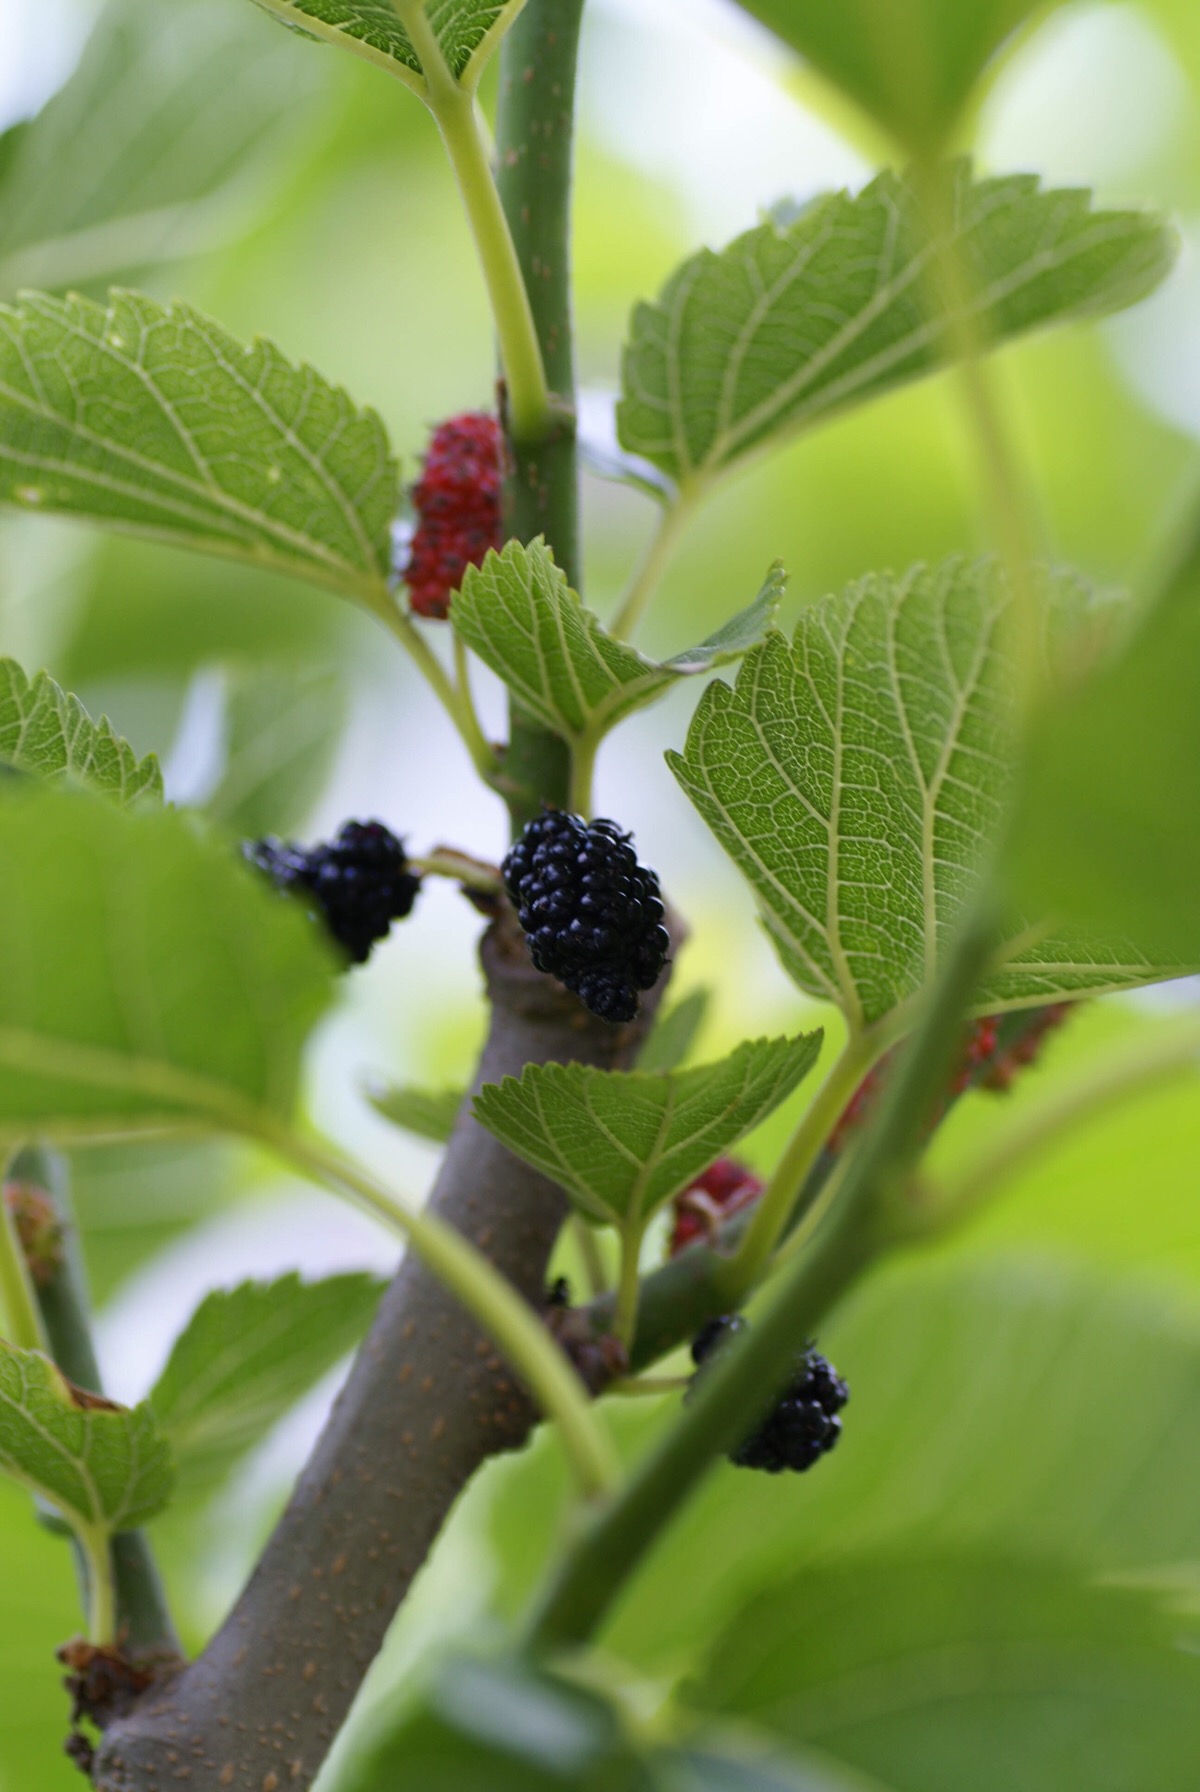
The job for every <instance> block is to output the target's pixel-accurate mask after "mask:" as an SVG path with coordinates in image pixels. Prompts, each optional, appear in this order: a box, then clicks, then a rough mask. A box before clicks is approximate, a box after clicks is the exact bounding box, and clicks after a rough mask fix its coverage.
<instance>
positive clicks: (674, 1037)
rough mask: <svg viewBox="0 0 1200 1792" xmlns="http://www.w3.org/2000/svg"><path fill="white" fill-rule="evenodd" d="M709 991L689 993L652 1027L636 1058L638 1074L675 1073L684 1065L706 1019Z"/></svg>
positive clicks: (697, 990) (709, 1000)
mask: <svg viewBox="0 0 1200 1792" xmlns="http://www.w3.org/2000/svg"><path fill="white" fill-rule="evenodd" d="M711 1000H712V991H711V990H707V989H692V990H689V991H688V993H687V995H686V996H684V997H683V999H682V1001H679V1002H676V1004H675V1006H674V1007H673V1008H671V1009H668V1011H667V1013H666V1014H664V1015H661V1016H660V1017H659V1019H658V1020H657V1021H655V1023H654V1028H653V1030H652V1032H651V1034H650V1037H649V1039H647V1041H646V1043H645V1045H644V1046H643V1047H642V1049H641V1051H640V1053H639V1054H638V1061H637V1067H638V1069H639V1070H678V1068H679V1066H680V1065H681V1064H682V1063H684V1062H685V1061H686V1059H687V1057H688V1054H689V1053H690V1051H691V1049H692V1047H693V1046H694V1045H695V1043H696V1039H697V1037H698V1035H699V1033H700V1029H701V1028H702V1027H703V1025H704V1022H705V1020H706V1019H707V1018H708V1010H709V1005H710V1002H711Z"/></svg>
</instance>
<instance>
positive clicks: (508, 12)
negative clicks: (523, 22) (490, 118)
mask: <svg viewBox="0 0 1200 1792" xmlns="http://www.w3.org/2000/svg"><path fill="white" fill-rule="evenodd" d="M258 4H259V5H260V6H261V7H263V8H264V9H265V11H267V12H269V13H272V14H273V15H274V16H275V18H277V19H279V20H281V21H282V23H283V24H285V25H291V26H293V27H294V28H295V29H296V30H298V31H304V32H306V33H307V34H308V35H309V36H311V37H316V38H319V39H320V40H321V41H322V42H323V43H337V44H341V45H342V46H343V48H344V49H347V50H351V51H353V53H354V54H355V55H356V56H362V57H364V58H365V59H366V60H367V61H368V62H373V63H375V65H376V66H377V67H379V68H382V69H385V70H386V71H387V72H388V73H389V74H392V75H395V76H397V77H398V79H399V80H401V81H403V82H404V83H405V84H406V85H407V86H409V87H411V88H413V89H414V90H415V91H416V92H417V93H422V92H423V91H424V87H425V74H424V70H423V68H422V66H421V58H420V56H419V55H418V54H417V52H416V50H415V49H414V48H413V41H412V37H411V35H410V33H409V31H408V30H407V29H406V27H405V24H404V22H403V16H402V15H403V14H404V13H405V11H406V10H407V4H406V0H400V3H399V4H397V5H395V6H393V5H392V4H391V0H258ZM524 4H525V0H426V5H425V10H426V12H427V13H428V15H429V23H430V24H431V25H432V27H433V31H434V35H435V36H436V38H437V40H438V45H439V47H440V49H441V53H442V57H443V59H444V61H445V64H446V67H447V68H448V69H449V70H450V73H451V74H452V75H453V76H454V78H455V80H456V81H458V82H459V83H460V85H462V86H464V87H467V88H472V87H474V86H475V85H476V84H477V82H478V80H479V77H480V75H481V74H482V72H483V70H484V67H485V66H486V64H487V62H488V59H489V58H490V56H491V54H492V52H493V51H494V50H495V48H496V47H497V45H498V44H499V42H500V39H501V38H502V37H503V35H504V33H505V32H506V31H507V30H508V28H509V26H510V25H511V24H512V22H513V20H514V19H515V18H516V16H517V14H518V13H519V12H520V10H521V8H522V6H523V5H524Z"/></svg>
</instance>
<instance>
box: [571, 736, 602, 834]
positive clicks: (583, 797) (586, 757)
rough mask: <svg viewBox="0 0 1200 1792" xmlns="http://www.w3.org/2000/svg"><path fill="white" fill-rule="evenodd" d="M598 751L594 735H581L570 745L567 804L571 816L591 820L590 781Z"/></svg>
mask: <svg viewBox="0 0 1200 1792" xmlns="http://www.w3.org/2000/svg"><path fill="white" fill-rule="evenodd" d="M599 750H600V742H599V739H598V738H597V737H596V736H595V735H583V736H581V737H580V738H579V739H578V740H576V741H574V742H573V743H572V745H571V788H570V790H569V792H568V794H567V804H568V807H569V808H570V810H571V813H572V814H573V815H582V816H583V819H584V820H585V821H590V820H591V819H592V779H593V776H594V774H595V770H596V754H597V753H598V752H599Z"/></svg>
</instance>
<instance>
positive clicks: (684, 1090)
mask: <svg viewBox="0 0 1200 1792" xmlns="http://www.w3.org/2000/svg"><path fill="white" fill-rule="evenodd" d="M821 1038H822V1035H821V1034H820V1033H819V1032H818V1033H806V1034H802V1035H801V1036H800V1037H799V1038H798V1039H753V1040H748V1041H747V1042H746V1043H745V1044H744V1045H740V1046H738V1048H737V1050H736V1051H735V1052H732V1053H731V1054H730V1056H729V1057H728V1058H724V1059H722V1060H721V1061H720V1062H719V1063H717V1064H704V1065H701V1066H700V1067H699V1068H697V1069H695V1070H681V1071H676V1072H674V1073H666V1072H661V1071H659V1072H654V1071H640V1070H633V1071H617V1070H596V1069H593V1068H592V1067H591V1066H589V1065H583V1064H531V1065H529V1066H528V1067H527V1068H526V1070H525V1071H524V1072H523V1074H522V1076H521V1078H520V1080H519V1081H518V1080H517V1079H516V1078H515V1077H505V1079H504V1081H503V1082H502V1083H489V1084H486V1085H485V1086H484V1087H483V1088H482V1089H481V1090H480V1091H479V1094H478V1095H477V1096H476V1097H475V1115H476V1118H477V1119H478V1120H480V1121H481V1122H482V1124H483V1125H484V1126H486V1127H487V1129H488V1131H489V1132H492V1133H495V1135H496V1137H497V1138H498V1139H499V1140H501V1142H502V1143H503V1144H505V1145H507V1146H508V1149H509V1150H510V1151H514V1152H515V1153H516V1154H517V1156H518V1157H522V1158H524V1159H525V1162H526V1163H530V1164H532V1165H533V1166H534V1168H535V1169H538V1170H542V1171H543V1172H544V1173H545V1174H546V1175H547V1176H550V1177H553V1179H554V1181H555V1182H557V1183H559V1184H560V1185H561V1186H562V1187H563V1188H564V1189H565V1190H566V1192H567V1194H568V1195H569V1196H570V1198H571V1200H572V1201H573V1202H574V1203H575V1205H576V1206H577V1207H578V1208H579V1209H580V1210H581V1211H582V1212H583V1213H585V1214H586V1215H587V1216H588V1218H589V1219H593V1220H598V1221H601V1222H605V1223H607V1224H610V1225H615V1226H625V1225H628V1226H632V1227H634V1228H637V1227H640V1226H641V1225H642V1224H643V1223H644V1221H646V1220H647V1219H648V1218H649V1217H650V1215H651V1214H652V1213H653V1212H654V1211H655V1210H656V1209H657V1208H659V1207H661V1206H662V1204H663V1203H664V1201H669V1200H670V1199H671V1196H672V1195H675V1194H678V1192H679V1190H680V1189H682V1188H686V1187H687V1186H688V1183H689V1182H691V1181H692V1180H693V1179H694V1178H695V1177H696V1176H698V1175H699V1174H700V1172H701V1171H702V1170H706V1169H707V1168H708V1166H709V1164H711V1163H712V1162H713V1160H714V1158H718V1157H720V1156H721V1155H722V1153H724V1152H725V1151H727V1150H728V1149H729V1147H730V1146H731V1145H733V1144H736V1142H737V1140H738V1139H740V1138H742V1137H743V1135H744V1134H746V1133H748V1132H750V1131H752V1129H753V1128H754V1127H756V1126H757V1125H758V1124H759V1122H760V1121H761V1120H765V1119H766V1117H767V1115H768V1114H769V1113H771V1112H772V1110H773V1109H774V1108H776V1107H778V1106H779V1103H780V1102H781V1101H783V1100H784V1099H785V1098H786V1097H787V1096H788V1095H790V1094H791V1092H792V1090H793V1089H795V1088H796V1087H797V1085H798V1084H799V1083H800V1082H802V1081H803V1079H804V1077H805V1076H807V1074H808V1072H809V1071H810V1070H811V1069H812V1067H813V1065H814V1064H815V1063H816V1061H817V1057H818V1055H819V1053H820V1050H821Z"/></svg>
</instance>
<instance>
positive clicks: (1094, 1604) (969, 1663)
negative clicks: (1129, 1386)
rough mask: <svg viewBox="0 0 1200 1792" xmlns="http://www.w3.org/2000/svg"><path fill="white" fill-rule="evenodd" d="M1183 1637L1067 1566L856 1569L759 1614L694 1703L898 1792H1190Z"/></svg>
mask: <svg viewBox="0 0 1200 1792" xmlns="http://www.w3.org/2000/svg"><path fill="white" fill-rule="evenodd" d="M1179 1630H1180V1624H1179V1620H1178V1619H1177V1618H1176V1617H1175V1616H1174V1615H1173V1614H1171V1613H1169V1612H1168V1611H1165V1610H1164V1609H1163V1608H1162V1605H1161V1603H1160V1602H1159V1601H1157V1600H1156V1599H1155V1598H1154V1597H1153V1596H1152V1595H1150V1594H1147V1593H1146V1592H1144V1591H1141V1590H1135V1589H1131V1588H1127V1587H1096V1586H1089V1585H1088V1584H1087V1583H1086V1582H1084V1581H1081V1580H1080V1579H1078V1578H1077V1577H1075V1576H1074V1575H1072V1574H1071V1573H1070V1572H1069V1570H1065V1569H1063V1568H1060V1567H1059V1566H1058V1565H1057V1564H1054V1563H1047V1562H1045V1561H1038V1560H1022V1559H1020V1558H1016V1559H1013V1558H1011V1557H1006V1556H1001V1555H997V1556H961V1557H956V1556H954V1555H936V1554H932V1553H925V1552H918V1553H914V1554H911V1555H909V1554H899V1555H895V1556H887V1555H885V1556H874V1555H868V1556H865V1557H861V1558H860V1557H855V1556H851V1557H850V1558H849V1559H848V1560H844V1561H841V1562H836V1563H832V1564H829V1563H823V1564H820V1565H818V1566H816V1567H810V1568H806V1569H804V1570H803V1571H802V1572H801V1573H799V1574H795V1575H790V1576H788V1577H787V1578H786V1579H785V1580H784V1581H783V1583H782V1584H781V1585H778V1586H776V1587H774V1588H772V1589H771V1590H770V1591H767V1592H764V1593H763V1594H762V1595H761V1596H760V1597H759V1598H757V1599H754V1600H752V1601H751V1602H750V1603H749V1604H748V1605H747V1606H746V1607H745V1608H744V1610H743V1611H742V1612H741V1613H740V1614H739V1615H738V1617H737V1618H735V1619H734V1620H733V1622H732V1623H731V1624H729V1625H728V1626H727V1628H726V1629H725V1630H724V1632H723V1633H722V1634H721V1635H720V1636H719V1637H718V1638H717V1639H716V1642H715V1644H714V1646H713V1648H712V1650H711V1654H710V1658H709V1661H708V1664H707V1667H706V1669H705V1671H704V1672H703V1673H702V1676H701V1677H700V1679H699V1683H698V1684H697V1685H695V1687H694V1689H693V1696H694V1698H695V1700H696V1704H697V1708H698V1709H699V1710H702V1711H704V1712H705V1713H706V1714H707V1713H709V1712H711V1711H714V1710H715V1711H717V1712H719V1713H721V1714H728V1715H730V1716H732V1717H737V1718H742V1719H745V1720H748V1721H750V1722H754V1723H757V1724H760V1725H762V1726H763V1727H764V1728H766V1729H768V1730H771V1731H774V1733H775V1734H776V1736H777V1737H778V1738H779V1739H780V1741H781V1742H785V1741H786V1742H790V1743H793V1744H800V1745H802V1746H803V1745H805V1744H807V1745H810V1746H814V1747H817V1748H820V1749H821V1750H822V1751H824V1752H827V1753H828V1754H829V1755H831V1756H833V1757H834V1759H836V1760H841V1761H843V1762H845V1763H846V1765H847V1766H848V1767H850V1768H859V1769H861V1770H862V1771H864V1772H866V1773H868V1774H870V1775H872V1776H877V1777H878V1781H879V1784H880V1785H881V1786H886V1787H888V1788H889V1792H951V1789H952V1788H953V1789H955V1792H957V1788H959V1787H962V1786H966V1785H969V1786H970V1787H971V1792H1010V1789H1011V1788H1012V1787H1014V1786H1020V1787H1021V1788H1022V1792H1062V1788H1063V1787H1064V1786H1065V1785H1073V1786H1080V1787H1082V1786H1086V1787H1087V1788H1088V1792H1127V1788H1129V1787H1132V1786H1153V1787H1154V1788H1155V1792H1188V1789H1189V1788H1190V1787H1191V1786H1192V1785H1193V1784H1194V1782H1195V1771H1196V1768H1195V1763H1196V1749H1197V1746H1198V1745H1200V1662H1198V1661H1197V1660H1196V1655H1195V1651H1194V1650H1193V1649H1188V1648H1186V1647H1182V1648H1181V1647H1180V1637H1179ZM985 1736H986V1739H987V1743H986V1747H981V1741H982V1739H983V1738H984V1737H985Z"/></svg>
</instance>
